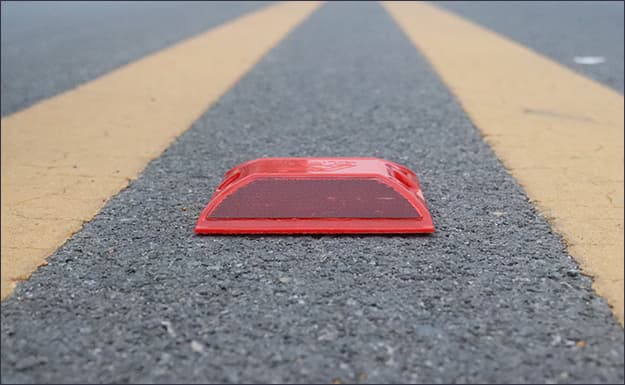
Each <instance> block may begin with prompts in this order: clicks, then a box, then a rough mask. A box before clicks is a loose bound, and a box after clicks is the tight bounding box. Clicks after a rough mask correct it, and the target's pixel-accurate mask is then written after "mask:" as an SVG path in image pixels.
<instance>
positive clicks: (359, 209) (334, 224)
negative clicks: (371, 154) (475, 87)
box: [195, 158, 434, 234]
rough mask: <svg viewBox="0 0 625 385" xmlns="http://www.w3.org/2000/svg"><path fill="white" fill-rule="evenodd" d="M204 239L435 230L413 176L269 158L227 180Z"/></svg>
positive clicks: (349, 161) (347, 161)
mask: <svg viewBox="0 0 625 385" xmlns="http://www.w3.org/2000/svg"><path fill="white" fill-rule="evenodd" d="M195 232H196V233H198V234H275V233H279V234H311V233H313V234H314V233H319V234H341V233H343V234H345V233H354V234H368V233H370V234H375V233H433V232H434V225H433V224H432V217H431V216H430V213H429V212H428V210H427V207H426V205H425V199H424V198H423V193H422V192H421V187H420V186H419V181H418V179H417V176H416V174H415V173H414V172H412V171H411V170H409V169H408V168H406V167H404V166H401V165H399V164H397V163H393V162H390V161H387V160H383V159H378V158H264V159H256V160H252V161H249V162H246V163H243V164H240V165H238V166H236V167H234V168H233V169H231V170H230V171H228V172H227V173H226V174H225V175H224V179H223V181H222V182H221V184H220V185H219V186H218V187H217V191H215V194H214V195H213V198H212V199H211V201H210V202H209V203H208V205H207V206H206V208H205V209H204V210H203V211H202V214H201V215H200V218H199V219H198V221H197V225H196V226H195Z"/></svg>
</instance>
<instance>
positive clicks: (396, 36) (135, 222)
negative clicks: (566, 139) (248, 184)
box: [1, 4, 623, 382]
mask: <svg viewBox="0 0 625 385" xmlns="http://www.w3.org/2000/svg"><path fill="white" fill-rule="evenodd" d="M358 155H367V156H380V157H384V158H388V159H390V160H394V161H397V162H400V163H403V164H406V165H408V166H410V167H411V168H412V169H414V170H415V171H417V173H418V174H419V177H420V179H421V182H422V187H423V190H424V193H425V195H426V199H427V200H428V204H429V207H430V209H431V211H432V214H433V217H434V220H435V224H436V226H437V230H438V232H437V233H436V234H434V235H433V236H425V237H424V236H419V237H413V236H388V237H380V236H354V237H343V236H298V237H263V236H257V237H201V236H195V235H193V233H192V229H193V225H194V223H195V220H196V219H197V215H198V214H199V212H200V210H201V209H202V208H203V206H204V204H206V202H207V201H208V199H209V198H210V195H211V193H212V191H213V190H214V188H215V187H216V186H217V184H218V183H219V181H220V178H221V175H222V174H223V172H225V171H226V170H227V169H228V168H230V167H231V166H233V165H235V164H237V163H239V162H242V161H245V160H248V159H252V158H255V157H261V156H358ZM1 320H2V332H1V333H2V360H1V369H2V382H30V381H35V382H54V381H57V382H62V381H67V380H68V379H71V380H72V381H85V382H169V381H176V382H206V381H214V382H222V381H224V382H308V381H310V382H329V381H331V380H332V379H334V378H340V379H342V380H343V381H344V382H357V381H365V380H366V381H370V382H452V381H455V382H545V381H553V382H623V331H622V329H621V328H620V326H619V325H618V324H617V322H616V320H615V319H614V318H613V317H612V314H611V313H610V310H609V309H608V307H607V305H606V304H605V302H604V301H603V300H601V299H599V298H597V297H596V296H594V294H593V293H592V290H591V288H590V280H589V279H588V278H586V277H583V276H582V275H580V274H579V272H578V269H577V267H576V266H575V264H574V263H573V262H572V261H571V260H570V258H569V257H568V255H567V253H566V248H565V246H564V245H563V244H562V242H561V241H560V239H559V237H557V236H556V235H554V234H552V233H551V231H550V229H549V226H548V224H547V223H546V222H545V220H544V219H542V218H541V217H540V216H539V215H537V213H536V211H535V210H534V208H533V207H532V206H531V205H530V204H529V203H528V202H527V200H526V198H525V196H524V194H523V192H522V191H521V190H520V189H519V187H518V185H517V184H516V183H515V181H514V180H513V178H512V177H510V176H509V175H508V174H507V173H506V172H505V170H504V169H503V167H502V166H501V164H500V163H499V161H498V160H497V159H496V158H495V156H494V155H493V153H492V152H491V151H490V149H489V148H488V147H487V146H486V145H485V144H484V143H483V142H482V140H481V138H480V136H479V134H478V133H477V131H476V130H475V128H474V127H473V126H472V124H471V122H470V121H469V120H468V119H467V118H466V117H465V116H464V114H463V113H462V110H461V109H460V107H459V106H458V105H457V104H456V102H455V101H454V100H453V98H452V97H451V96H450V95H449V92H448V91H447V90H446V89H445V88H444V86H443V85H442V84H441V83H440V81H439V80H438V78H437V77H436V75H435V74H434V73H433V72H432V70H431V69H430V67H429V66H428V65H427V63H426V62H425V61H424V59H423V58H422V57H421V56H420V55H419V54H418V53H417V52H416V51H415V50H414V48H413V47H412V45H411V44H410V43H409V42H408V41H407V40H406V38H405V37H404V36H403V35H402V33H401V31H400V30H399V29H398V28H397V26H396V25H395V24H394V23H393V22H392V20H391V19H390V18H389V16H388V15H387V14H386V13H385V12H384V11H383V9H382V8H381V7H380V6H379V5H377V4H367V5H363V6H362V7H358V8H354V7H350V6H346V5H341V4H330V5H326V6H324V7H323V8H322V9H321V10H320V11H319V12H318V13H316V14H314V15H313V16H312V17H311V19H309V20H308V21H306V22H305V23H304V24H303V25H302V26H301V27H300V28H298V29H297V30H296V31H295V32H294V33H293V34H291V35H290V36H289V37H288V38H287V39H286V40H285V41H284V42H283V43H282V44H281V45H280V46H278V47H277V48H276V49H275V50H273V51H272V52H271V53H270V54H268V55H267V56H266V57H265V59H264V60H263V61H262V62H261V63H260V64H259V65H258V66H257V67H256V68H254V69H253V70H252V71H251V73H249V74H248V75H247V76H246V77H245V78H244V79H243V80H242V81H241V82H240V83H239V84H238V85H237V86H236V87H235V88H234V89H232V90H231V91H230V92H229V93H228V94H227V95H225V96H224V97H223V98H222V99H221V100H220V101H219V102H218V103H217V104H216V105H214V106H213V107H212V108H211V109H210V110H209V111H208V112H207V113H206V114H205V115H204V116H203V117H202V118H200V119H199V120H198V121H197V122H196V124H194V126H193V127H192V128H191V129H190V130H189V131H188V132H187V133H186V134H184V135H183V136H182V137H180V138H179V140H178V141H177V142H176V143H175V144H174V145H173V146H172V147H171V148H170V149H169V150H167V151H166V152H165V154H164V155H163V156H162V157H161V158H159V159H157V160H155V161H154V162H152V163H151V164H150V166H149V167H148V168H147V169H146V171H145V172H144V174H143V175H142V176H141V177H140V178H139V179H138V180H137V181H135V182H134V183H133V184H132V185H131V186H130V187H129V188H128V189H127V190H125V191H124V192H122V193H121V194H119V195H118V196H117V197H115V198H114V199H112V200H111V201H110V203H109V204H108V205H107V206H106V208H105V209H104V210H103V211H102V212H101V213H100V214H99V215H98V216H97V217H96V218H95V219H94V220H93V221H92V222H90V223H89V224H87V225H86V226H85V228H84V230H83V231H81V232H80V233H78V234H77V235H76V236H75V237H74V238H73V239H71V240H70V241H69V242H68V243H67V244H66V245H65V246H64V247H62V248H61V249H60V250H59V251H58V252H57V253H56V254H55V255H54V256H53V257H52V258H51V259H50V264H49V265H48V266H46V267H44V268H41V269H40V270H39V271H37V272H36V273H35V274H33V276H32V278H31V280H29V281H28V282H26V283H24V284H22V285H19V286H18V288H17V290H16V292H15V294H14V296H13V297H12V298H10V299H9V300H7V301H5V302H4V303H2V313H1ZM578 341H584V343H585V346H584V347H583V348H582V347H579V346H578V344H577V342H578Z"/></svg>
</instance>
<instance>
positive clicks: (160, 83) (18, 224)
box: [1, 2, 319, 299]
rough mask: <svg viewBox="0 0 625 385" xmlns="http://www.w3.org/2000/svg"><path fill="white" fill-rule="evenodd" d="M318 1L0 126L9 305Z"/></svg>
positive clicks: (160, 57)
mask: <svg viewBox="0 0 625 385" xmlns="http://www.w3.org/2000/svg"><path fill="white" fill-rule="evenodd" d="M318 6H319V4H318V3H317V2H298V3H279V4H277V5H273V6H270V7H267V8H263V9H261V10H259V11H256V12H253V13H251V14H248V15H245V16H243V17H241V18H238V19H236V20H234V21H231V22H229V23H227V24H224V25H222V26H219V27H217V28H215V29H212V30H210V31H208V32H206V33H203V34H201V35H198V36H196V37H193V38H191V39H188V40H185V41H183V42H181V43H179V44H176V45H174V46H171V47H169V48H167V49H164V50H162V51H159V52H156V53H154V54H152V55H149V56H146V57H144V58H142V59H140V60H138V61H136V62H134V63H131V64H129V65H127V66H124V67H122V68H119V69H117V70H115V71H113V72H111V73H109V74H107V75H105V76H102V77H100V78H98V79H96V80H93V81H91V82H89V83H86V84H84V85H81V86H80V87H78V88H76V89H73V90H70V91H68V92H65V93H63V94H61V95H58V96H56V97H53V98H51V99H48V100H45V101H42V102H40V103H38V104H36V105H34V106H32V107H30V108H28V109H26V110H23V111H20V112H17V113H15V114H13V115H10V116H8V117H6V118H3V119H2V122H1V124H2V205H1V206H2V256H1V264H2V275H1V280H2V285H1V286H2V293H1V296H2V298H3V299H4V298H6V296H7V295H9V294H10V293H11V291H12V290H13V287H14V286H15V284H16V282H18V281H20V280H23V279H26V278H28V276H29V275H30V274H31V272H32V271H34V270H35V269H36V268H37V267H38V266H40V265H42V264H45V259H46V258H47V256H49V255H50V254H51V253H52V252H54V251H55V250H56V249H57V248H58V247H60V246H61V245H62V244H63V243H64V242H65V241H66V240H67V239H68V237H70V236H71V235H72V234H73V233H75V232H76V231H78V230H79V229H80V228H81V226H82V224H83V223H84V222H85V221H88V220H90V219H91V218H92V217H93V216H94V215H95V214H96V213H97V212H98V211H99V210H100V209H101V208H102V206H103V205H104V203H105V202H106V201H107V200H108V199H109V198H110V197H111V196H113V195H114V194H116V193H117V192H119V191H120V190H121V189H123V188H124V187H125V186H126V185H127V184H128V181H129V180H131V179H133V178H135V177H136V176H137V175H138V173H139V172H141V170H142V169H143V168H144V167H145V166H146V164H147V163H148V162H149V161H150V160H151V159H154V158H155V157H157V156H158V155H159V154H160V153H161V152H162V151H163V150H164V149H165V148H167V146H168V145H169V144H170V143H171V142H172V140H174V139H175V138H176V137H177V136H178V135H180V134H181V133H182V132H184V131H185V130H186V129H187V128H188V127H190V125H191V124H192V123H193V121H195V120H196V119H197V118H198V117H199V116H200V115H201V114H202V113H203V111H205V110H206V109H207V108H208V107H209V105H210V104H211V103H213V102H214V101H216V100H217V98H219V97H220V96H221V95H222V94H224V93H225V92H226V91H227V90H228V89H229V88H230V87H231V86H232V85H233V84H234V83H235V82H236V81H237V80H238V79H239V78H240V77H241V76H242V75H243V74H244V73H246V72H247V71H248V70H249V69H250V68H252V67H253V66H254V65H255V63H257V62H258V60H260V58H261V57H262V56H263V55H264V54H265V53H266V52H267V51H268V50H269V49H271V48H272V47H273V46H275V45H276V44H277V43H278V41H280V39H281V38H283V37H284V36H286V35H287V34H288V33H289V32H290V31H291V30H292V29H293V28H294V27H295V26H296V25H297V24H298V23H300V22H301V21H303V20H304V19H305V18H306V17H307V16H308V15H310V14H311V13H312V12H313V11H314V10H315V9H316V8H317V7H318Z"/></svg>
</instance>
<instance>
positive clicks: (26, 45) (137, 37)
mask: <svg viewBox="0 0 625 385" xmlns="http://www.w3.org/2000/svg"><path fill="white" fill-rule="evenodd" d="M264 3H266V2H234V3H233V2H211V3H200V2H165V1H164V2H158V1H157V2H142V3H137V2H134V3H133V2H125V1H113V2H111V1H108V2H52V1H50V2H4V1H3V2H2V12H1V13H0V18H1V19H2V23H1V24H2V28H1V32H2V34H1V36H2V37H1V41H2V59H1V64H2V66H1V70H0V72H2V102H1V103H0V105H1V109H2V116H5V115H8V114H11V113H13V112H15V111H18V110H21V109H23V108H26V107H28V106H30V105H32V104H33V103H35V102H37V101H39V100H41V99H45V98H48V97H50V96H54V95H56V94H58V93H61V92H63V91H67V90H69V89H71V88H74V87H76V86H78V85H80V84H82V83H84V82H86V81H88V80H92V79H94V78H96V77H98V76H100V75H103V74H105V73H107V72H109V71H111V70H113V69H115V68H117V67H119V66H122V65H124V64H127V63H129V62H131V61H134V60H136V59H138V58H140V57H142V56H144V55H147V54H149V53H151V52H154V51H157V50H160V49H162V48H164V47H166V46H169V45H171V44H173V43H176V42H177V41H179V40H182V39H184V38H186V37H190V36H193V35H196V34H198V33H200V32H203V31H205V30H207V29H208V28H211V27H214V26H216V25H219V24H221V23H223V22H225V21H227V20H230V19H232V18H233V17H236V16H239V15H242V14H244V13H246V12H248V11H250V10H252V9H257V8H260V7H262V6H263V5H264ZM146 10H147V11H146Z"/></svg>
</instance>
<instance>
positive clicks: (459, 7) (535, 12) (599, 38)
mask: <svg viewBox="0 0 625 385" xmlns="http://www.w3.org/2000/svg"><path fill="white" fill-rule="evenodd" d="M438 5H439V6H442V7H443V8H446V9H448V10H450V11H453V12H454V13H456V14H458V15H460V16H462V17H465V18H467V19H469V20H472V21H474V22H477V23H478V24H480V25H482V26H484V27H486V28H489V29H491V30H493V31H495V32H497V33H499V34H501V35H504V36H506V37H508V38H510V39H512V40H514V41H517V42H519V43H521V44H523V45H525V46H527V47H530V48H532V49H533V50H535V51H537V52H539V53H541V54H543V55H545V56H547V57H548V58H550V59H552V60H555V61H557V62H559V63H560V64H562V65H564V66H566V67H569V68H571V69H572V70H574V71H577V72H579V73H581V74H583V75H585V76H588V77H590V78H591V79H594V80H597V81H599V82H601V83H603V84H605V85H607V86H609V87H611V88H613V89H615V90H616V91H619V92H620V93H623V77H624V72H625V69H624V66H623V63H624V60H623V47H624V39H623V34H624V31H625V24H624V22H623V18H624V16H623V2H622V1H507V2H506V1H497V2H495V1H471V2H468V1H454V2H450V1H444V2H439V3H438ZM576 56H602V57H604V58H605V62H604V63H601V64H595V65H587V64H578V63H576V62H575V61H574V58H575V57H576Z"/></svg>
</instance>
